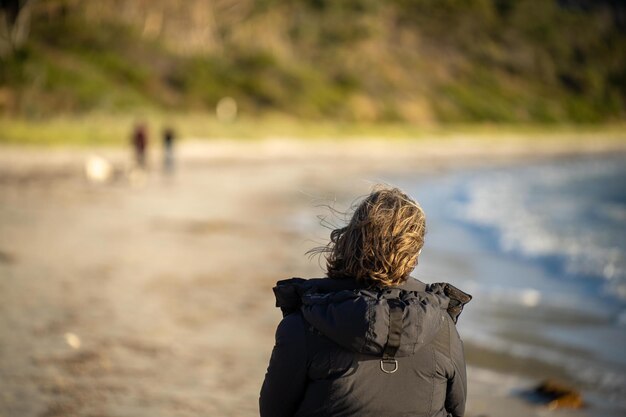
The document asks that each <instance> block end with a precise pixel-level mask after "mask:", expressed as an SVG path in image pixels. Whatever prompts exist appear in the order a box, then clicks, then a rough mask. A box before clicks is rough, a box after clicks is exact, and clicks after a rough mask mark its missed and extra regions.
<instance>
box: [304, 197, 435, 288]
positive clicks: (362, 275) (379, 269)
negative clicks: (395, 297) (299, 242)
mask: <svg viewBox="0 0 626 417" xmlns="http://www.w3.org/2000/svg"><path fill="white" fill-rule="evenodd" d="M425 234H426V216H425V214H424V211H423V210H422V208H421V207H420V206H419V204H417V203H416V202H415V201H414V200H413V199H411V198H410V197H409V196H407V195H406V194H405V193H403V192H402V191H401V190H400V189H398V188H386V187H385V188H381V187H377V188H376V189H374V191H373V192H372V193H371V194H369V195H368V196H367V197H365V199H364V200H363V201H361V202H360V203H356V209H354V212H353V214H352V217H351V219H350V221H349V222H348V224H347V225H346V226H345V227H340V228H337V229H334V230H332V231H331V233H330V242H329V243H328V244H327V245H326V246H321V247H317V248H314V249H311V250H310V251H309V252H308V253H309V254H320V255H324V256H325V258H326V273H327V276H328V277H329V278H355V279H357V280H359V281H366V282H370V283H372V284H374V285H381V286H393V285H398V284H401V283H403V282H404V281H406V279H407V278H408V276H409V274H410V273H411V271H412V270H413V268H415V266H416V265H417V256H418V254H419V252H420V250H421V249H422V246H424V235H425Z"/></svg>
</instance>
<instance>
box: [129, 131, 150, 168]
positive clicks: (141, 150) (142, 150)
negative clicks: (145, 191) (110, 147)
mask: <svg viewBox="0 0 626 417" xmlns="http://www.w3.org/2000/svg"><path fill="white" fill-rule="evenodd" d="M132 147H133V150H134V152H135V162H136V163H137V166H138V167H139V168H141V169H145V168H146V148H147V147H148V130H147V128H146V125H145V124H144V123H143V122H140V123H137V124H136V125H135V129H134V130H133V135H132Z"/></svg>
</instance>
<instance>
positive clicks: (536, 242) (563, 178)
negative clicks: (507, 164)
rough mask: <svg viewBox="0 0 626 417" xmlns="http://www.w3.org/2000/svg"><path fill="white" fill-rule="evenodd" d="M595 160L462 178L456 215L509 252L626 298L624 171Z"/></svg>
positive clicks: (625, 174) (625, 179)
mask: <svg viewBox="0 0 626 417" xmlns="http://www.w3.org/2000/svg"><path fill="white" fill-rule="evenodd" d="M622 165H623V164H616V163H595V164H587V165H583V164H581V163H578V164H569V165H566V166H556V167H555V166H547V165H545V166H533V167H526V168H522V169H517V170H513V171H511V170H508V171H496V172H489V173H484V172H482V173H478V174H475V175H472V176H470V177H469V178H464V179H463V181H462V183H461V184H460V187H461V192H460V195H461V198H460V199H459V201H458V202H457V205H456V206H455V210H454V213H455V216H456V217H457V218H458V219H461V220H463V221H467V222H470V223H472V224H476V225H479V226H484V227H488V228H490V229H492V230H494V231H495V232H496V235H497V241H498V245H499V247H500V249H501V250H503V251H504V252H508V253H517V254H520V255H522V256H524V257H529V258H536V259H547V258H550V260H551V261H553V262H554V261H556V262H557V263H559V264H560V267H561V270H562V273H563V274H564V275H568V276H592V277H598V278H602V279H603V280H604V281H605V282H606V286H605V289H606V291H607V292H609V293H611V294H613V295H615V296H617V297H618V298H620V299H622V300H626V189H625V187H623V186H621V184H624V183H626V169H625V168H623V167H622Z"/></svg>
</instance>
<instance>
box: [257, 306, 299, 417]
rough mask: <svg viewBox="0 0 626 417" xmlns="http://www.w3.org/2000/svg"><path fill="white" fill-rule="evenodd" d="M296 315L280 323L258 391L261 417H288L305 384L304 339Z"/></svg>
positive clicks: (293, 410) (297, 314) (292, 411)
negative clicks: (259, 390)
mask: <svg viewBox="0 0 626 417" xmlns="http://www.w3.org/2000/svg"><path fill="white" fill-rule="evenodd" d="M305 330H306V329H305V327H304V321H303V319H302V316H301V315H300V313H293V314H290V315H288V316H286V317H285V318H283V320H282V321H281V322H280V324H279V325H278V329H277V330H276V344H275V345H274V350H273V351H272V357H271V358H270V363H269V366H268V368H267V373H266V374H265V380H264V381H263V386H262V388H261V396H260V398H259V408H260V413H261V417H288V416H293V414H294V413H295V412H296V410H297V409H298V406H299V404H300V401H301V399H302V396H303V394H304V390H305V388H306V381H307V355H306V335H305Z"/></svg>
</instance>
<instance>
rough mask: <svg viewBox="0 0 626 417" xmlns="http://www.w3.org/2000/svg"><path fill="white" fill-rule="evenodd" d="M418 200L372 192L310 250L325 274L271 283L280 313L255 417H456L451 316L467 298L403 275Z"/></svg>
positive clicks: (415, 247)
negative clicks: (325, 239) (343, 223)
mask: <svg viewBox="0 0 626 417" xmlns="http://www.w3.org/2000/svg"><path fill="white" fill-rule="evenodd" d="M425 232H426V222H425V216H424V212H423V211H422V209H421V208H420V206H419V205H418V204H417V203H416V202H415V201H413V200H412V199H411V198H409V197H408V196H407V195H406V194H404V193H403V192H402V191H400V190H399V189H397V188H393V189H386V188H385V189H378V190H376V191H374V192H372V193H371V194H370V195H369V196H368V197H366V198H365V199H364V200H363V201H362V202H361V203H360V204H359V205H358V207H357V208H356V210H355V212H354V214H353V215H352V219H351V220H350V222H349V223H348V225H347V226H345V227H342V228H339V229H335V230H333V231H332V232H331V234H330V243H329V244H328V246H325V247H322V248H317V249H314V250H313V252H317V253H323V254H325V255H326V260H327V276H328V277H327V278H322V279H310V280H304V279H300V278H292V279H289V280H284V281H279V282H278V283H277V285H276V287H275V288H274V293H275V295H276V305H277V306H278V307H280V308H281V310H282V312H283V316H284V318H283V320H282V321H281V323H280V324H279V325H278V329H277V331H276V345H275V346H274V350H273V352H272V357H271V359H270V364H269V367H268V370H267V374H266V375H265V381H264V382H263V387H262V389H261V397H260V411H261V416H262V417H283V416H298V417H300V416H333V417H335V416H336V417H339V416H342V417H344V416H359V417H367V416H375V417H381V416H389V417H393V416H429V417H440V416H441V417H446V416H454V417H460V416H463V413H464V408H465V398H466V377H465V360H464V357H463V346H462V343H461V340H460V338H459V335H458V333H457V331H456V328H455V323H456V320H457V318H458V315H459V314H460V312H461V310H462V309H463V305H464V304H465V303H467V302H468V301H469V300H470V299H471V297H470V296H469V295H467V294H465V293H463V292H462V291H460V290H458V289H456V288H454V287H452V286H451V285H449V284H431V285H427V284H424V283H422V282H420V281H418V280H416V279H414V278H412V277H410V276H409V274H410V272H411V271H412V270H413V268H414V267H415V266H416V265H417V261H418V256H419V254H420V251H421V249H422V246H423V244H424V234H425Z"/></svg>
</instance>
